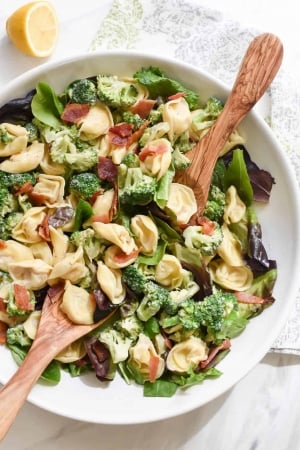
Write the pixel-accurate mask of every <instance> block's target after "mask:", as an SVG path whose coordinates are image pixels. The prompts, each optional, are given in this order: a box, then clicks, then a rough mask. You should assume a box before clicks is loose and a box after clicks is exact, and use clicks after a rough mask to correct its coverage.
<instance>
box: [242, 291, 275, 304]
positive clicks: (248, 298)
mask: <svg viewBox="0 0 300 450" xmlns="http://www.w3.org/2000/svg"><path fill="white" fill-rule="evenodd" d="M234 295H235V297H236V299H237V301H238V302H239V303H249V304H250V303H251V304H256V305H258V304H261V305H262V304H263V303H267V302H268V301H269V300H266V299H264V298H262V297H258V296H257V295H253V294H249V293H248V292H235V293H234Z"/></svg>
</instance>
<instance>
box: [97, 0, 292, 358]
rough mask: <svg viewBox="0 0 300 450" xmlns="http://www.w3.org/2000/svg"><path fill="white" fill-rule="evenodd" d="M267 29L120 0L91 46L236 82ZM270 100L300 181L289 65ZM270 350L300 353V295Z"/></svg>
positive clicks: (157, 3) (272, 118)
mask: <svg viewBox="0 0 300 450" xmlns="http://www.w3.org/2000/svg"><path fill="white" fill-rule="evenodd" d="M262 31H264V30H256V29H245V28H242V27H241V25H240V24H239V23H236V22H234V21H231V20H228V19H226V17H225V16H224V15H223V14H222V13H221V12H219V11H215V10H210V9H207V8H204V7H202V6H201V5H199V2H195V1H193V0H185V1H184V0H164V1H161V0H150V1H149V0H114V2H113V4H112V7H111V9H110V11H109V13H108V14H107V15H106V17H105V18H104V20H103V21H102V23H101V25H100V28H99V29H98V31H97V33H96V35H95V37H94V39H93V41H92V42H91V45H90V48H89V50H90V51H94V50H98V49H109V50H112V49H134V50H140V51H142V52H143V51H144V52H151V53H154V54H159V55H164V56H168V57H175V58H177V59H179V60H182V61H185V62H187V63H190V64H193V65H194V66H196V67H199V68H202V69H204V70H206V71H208V72H209V73H211V74H213V75H214V76H215V77H217V78H219V79H220V80H222V81H223V82H225V83H227V84H228V85H229V86H231V85H232V84H233V81H234V78H235V76H236V73H237V71H238V68H239V65H240V63H241V60H242V57H243V55H244V53H245V51H246V49H247V47H248V45H249V43H250V41H251V40H252V39H253V38H254V37H255V36H256V35H257V34H260V33H261V32H262ZM265 104H266V105H267V106H266V108H265V110H264V112H263V115H264V118H265V120H266V121H267V122H268V123H269V125H270V126H271V128H272V129H273V131H274V133H275V135H276V137H277V139H278V140H279V143H280V144H281V146H282V147H283V148H284V149H285V151H286V152H287V154H288V156H289V158H290V160H291V162H292V167H293V168H294V170H295V173H296V176H297V180H298V181H299V182H300V93H299V92H297V90H296V87H294V86H293V82H292V80H290V79H289V76H288V73H286V72H285V70H284V67H283V66H282V68H281V69H280V71H279V73H278V75H277V77H276V78H275V80H274V81H273V83H272V86H271V87H270V89H269V90H268V93H267V95H266V102H265ZM270 351H277V352H282V353H290V354H298V355H300V296H298V298H297V299H296V301H295V305H294V309H293V311H292V313H291V316H290V318H289V320H288V322H287V324H286V325H285V327H284V329H283V330H282V333H281V334H280V335H279V337H278V338H277V340H276V341H275V342H274V345H273V346H272V348H271V349H270Z"/></svg>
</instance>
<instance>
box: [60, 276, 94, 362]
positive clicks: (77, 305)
mask: <svg viewBox="0 0 300 450" xmlns="http://www.w3.org/2000/svg"><path fill="white" fill-rule="evenodd" d="M60 308H61V310H62V311H63V312H64V313H65V314H66V315H67V316H68V318H69V319H70V320H71V322H73V323H77V324H79V325H89V324H92V323H94V313H95V310H96V301H95V299H94V297H93V296H92V295H90V293H89V292H87V290H86V289H83V288H82V287H79V286H75V285H73V284H72V283H71V282H70V281H69V280H67V281H66V284H65V290H64V294H63V298H62V302H61V304H60ZM77 359H78V358H77Z"/></svg>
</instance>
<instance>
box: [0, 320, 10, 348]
mask: <svg viewBox="0 0 300 450" xmlns="http://www.w3.org/2000/svg"><path fill="white" fill-rule="evenodd" d="M7 328H8V325H7V324H6V323H5V322H2V320H0V344H5V343H6V331H7Z"/></svg>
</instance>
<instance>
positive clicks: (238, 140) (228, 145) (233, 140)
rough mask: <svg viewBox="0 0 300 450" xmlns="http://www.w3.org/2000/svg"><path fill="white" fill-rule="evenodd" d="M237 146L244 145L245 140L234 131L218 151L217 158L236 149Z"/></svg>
mask: <svg viewBox="0 0 300 450" xmlns="http://www.w3.org/2000/svg"><path fill="white" fill-rule="evenodd" d="M239 145H245V139H244V138H243V136H241V135H240V133H239V132H238V130H234V131H233V132H232V133H231V135H230V136H229V138H228V139H227V141H226V142H225V145H224V147H223V148H222V150H221V151H220V155H219V156H223V155H225V154H226V153H228V152H230V150H232V149H233V148H236V147H238V146H239Z"/></svg>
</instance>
